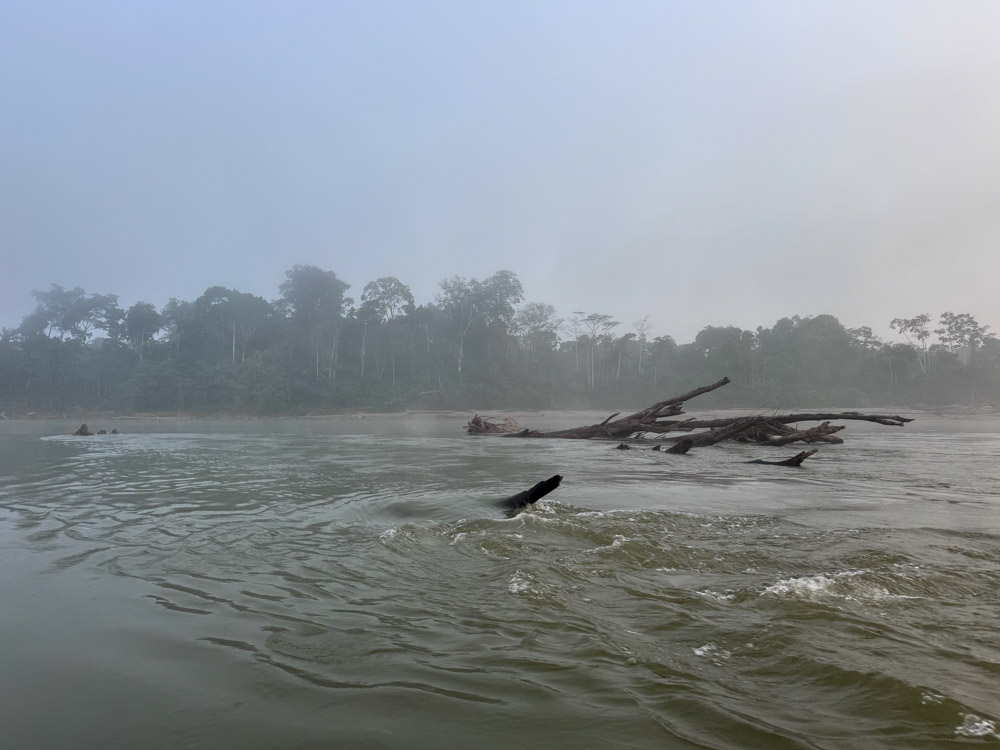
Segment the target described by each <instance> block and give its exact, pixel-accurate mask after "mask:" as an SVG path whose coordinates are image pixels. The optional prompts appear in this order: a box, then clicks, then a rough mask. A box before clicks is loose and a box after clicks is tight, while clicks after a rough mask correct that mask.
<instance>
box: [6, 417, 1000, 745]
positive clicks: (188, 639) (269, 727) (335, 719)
mask: <svg viewBox="0 0 1000 750" xmlns="http://www.w3.org/2000/svg"><path fill="white" fill-rule="evenodd" d="M470 416H471V414H464V413H463V414H454V415H431V414H409V415H379V416H371V417H368V418H358V417H355V416H345V417H335V418H327V419H300V420H254V421H210V420H159V421H131V420H130V421H118V422H110V421H105V422H101V420H94V421H92V422H90V426H91V428H92V429H97V428H101V427H103V428H107V429H109V430H110V429H111V428H112V427H118V428H119V429H124V430H125V431H126V432H127V433H128V434H122V435H106V436H94V437H73V436H70V435H69V433H70V432H72V431H73V430H74V429H76V427H78V426H79V421H77V422H75V423H70V422H68V421H9V422H3V423H0V571H2V574H0V747H2V748H4V749H5V750H12V749H22V748H23V749H30V750H36V749H45V750H58V749H61V748H67V749H69V748H73V749H83V750H91V749H93V750H98V749H102V750H103V749H117V748H171V749H174V748H241V749H242V748H394V749H399V750H417V749H421V748H433V749H435V750H442V749H449V748H456V749H458V748H477V749H483V748H503V750H510V749H511V748H629V749H638V748H650V749H652V748H768V749H769V750H772V749H775V748H778V749H782V748H941V747H949V746H952V745H954V746H958V745H969V744H972V745H983V746H996V743H997V741H998V740H1000V728H998V726H1000V628H998V622H1000V465H998V456H1000V430H998V428H1000V420H998V419H996V418H986V417H959V416H955V417H948V416H933V415H930V416H928V415H920V414H917V415H915V416H917V417H918V419H917V421H915V422H913V423H911V424H909V425H908V426H906V427H904V428H896V427H882V426H878V425H872V424H867V423H856V422H849V423H847V424H848V428H847V430H845V431H844V432H843V433H841V435H842V436H843V437H844V438H845V440H846V442H845V444H844V445H829V446H827V445H823V446H821V449H820V452H819V453H818V454H817V455H816V456H815V457H813V458H811V459H810V460H808V461H807V462H806V463H805V464H804V465H803V466H802V467H801V468H799V469H789V468H782V467H773V466H760V465H748V464H746V463H744V462H745V461H747V460H749V459H753V458H784V457H788V456H791V455H793V454H794V453H795V452H797V451H798V450H800V448H798V447H797V446H789V447H786V448H783V449H776V448H760V447H757V448H755V447H752V446H746V445H737V444H722V445H717V446H713V447H709V448H702V449H696V450H694V451H692V453H691V454H689V455H682V456H673V455H666V454H663V453H659V452H652V451H649V450H632V451H618V450H615V449H614V445H615V444H614V443H608V442H598V441H580V440H520V439H503V438H497V437H489V436H486V437H483V436H468V435H466V434H464V430H463V425H464V423H465V422H466V421H467V420H468V419H469V417H470ZM514 416H517V417H518V419H519V421H520V422H521V424H523V425H530V426H532V427H538V428H557V427H566V426H573V425H578V424H587V423H592V422H597V421H600V420H602V419H603V418H604V417H606V416H607V414H606V413H601V414H596V413H575V414H568V413H555V412H553V413H533V414H517V415H514ZM556 473H559V474H562V475H564V476H565V479H564V481H563V484H562V486H561V487H560V488H559V489H557V490H556V491H555V492H553V493H552V494H551V495H549V496H548V497H547V498H545V499H544V500H543V501H541V502H540V503H538V505H537V506H536V507H534V508H533V509H531V510H529V511H527V512H524V513H521V514H519V515H517V516H515V517H513V518H509V517H507V516H506V515H505V513H504V511H503V510H502V508H501V507H500V506H499V505H498V501H499V500H500V499H502V498H503V497H505V496H507V495H511V494H513V493H516V492H518V491H520V490H523V489H526V488H527V487H529V486H531V485H532V484H534V483H535V482H537V481H539V480H540V479H543V478H546V477H548V476H551V475H552V474H556Z"/></svg>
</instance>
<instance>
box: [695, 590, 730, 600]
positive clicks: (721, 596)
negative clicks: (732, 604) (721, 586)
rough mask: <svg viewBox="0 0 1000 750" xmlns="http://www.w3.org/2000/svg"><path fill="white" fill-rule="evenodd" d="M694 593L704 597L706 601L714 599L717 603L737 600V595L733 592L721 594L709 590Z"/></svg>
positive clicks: (728, 591) (727, 591)
mask: <svg viewBox="0 0 1000 750" xmlns="http://www.w3.org/2000/svg"><path fill="white" fill-rule="evenodd" d="M694 593H696V594H697V595H698V596H703V597H705V598H706V599H714V600H715V601H717V602H728V601H732V600H733V599H735V598H736V594H734V593H733V592H732V591H731V590H726V592H725V593H720V592H718V591H712V590H711V589H708V590H705V591H695V592H694Z"/></svg>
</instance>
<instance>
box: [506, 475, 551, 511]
mask: <svg viewBox="0 0 1000 750" xmlns="http://www.w3.org/2000/svg"><path fill="white" fill-rule="evenodd" d="M560 482H562V475H560V474H556V475H555V476H552V477H549V478H548V479H543V480H542V481H541V482H539V483H538V484H536V485H535V486H534V487H532V488H531V489H527V490H525V491H524V492H518V493H517V494H516V495H511V496H510V497H508V498H507V499H506V500H504V501H503V504H504V505H505V506H506V507H507V509H508V510H517V509H519V508H523V507H524V506H526V505H532V504H533V503H537V502H538V501H539V500H541V499H542V498H543V497H545V496H546V495H548V494H549V493H550V492H552V490H554V489H555V488H556V487H558V486H559V483H560Z"/></svg>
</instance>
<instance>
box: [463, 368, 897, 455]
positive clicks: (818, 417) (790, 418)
mask: <svg viewBox="0 0 1000 750" xmlns="http://www.w3.org/2000/svg"><path fill="white" fill-rule="evenodd" d="M729 382H730V380H729V378H723V379H722V380H719V381H717V382H715V383H712V384H711V385H706V386H702V387H701V388H695V389H694V390H693V391H689V392H688V393H685V394H682V395H680V396H675V397H673V398H668V399H665V400H664V401H658V402H657V403H655V404H653V405H652V406H648V407H646V408H645V409H642V410H640V411H637V412H635V413H634V414H629V415H628V416H625V417H620V416H619V415H620V413H621V412H615V413H614V414H612V415H611V416H610V417H608V418H607V419H605V420H604V421H603V422H601V423H599V424H593V425H586V426H583V427H572V428H570V429H566V430H549V431H542V430H531V429H524V428H521V427H520V425H518V424H517V422H515V421H514V420H513V419H510V418H509V417H508V418H507V419H504V420H503V421H502V422H498V423H497V422H490V421H488V420H485V419H483V418H482V417H480V416H479V415H478V414H477V415H476V416H474V417H473V418H472V420H471V421H470V422H469V423H468V425H467V429H468V432H469V433H470V434H496V435H499V436H501V437H533V438H563V439H576V440H581V439H583V440H586V439H604V440H619V441H621V440H627V439H629V438H632V439H640V438H641V439H645V440H659V441H665V442H675V443H679V442H681V441H684V442H685V445H686V446H687V448H691V447H702V446H706V445H714V444H715V443H719V442H722V441H724V440H737V441H739V442H744V443H754V444H757V445H774V446H781V445H788V444H789V443H795V442H804V443H817V442H824V443H842V442H844V441H843V439H842V438H840V437H839V436H837V435H836V434H835V433H837V432H840V431H841V430H843V429H844V425H834V424H831V421H832V420H838V421H840V420H860V421H864V422H874V423H876V424H882V425H887V426H892V427H902V426H903V425H905V424H906V423H907V422H912V421H913V419H912V418H909V417H901V416H897V415H884V414H862V413H860V412H856V411H848V412H798V413H791V414H772V415H763V414H753V415H748V416H741V417H724V418H720V419H683V420H671V419H669V418H670V417H676V416H679V415H681V414H683V413H684V409H683V404H684V402H686V401H689V400H690V399H692V398H695V397H696V396H700V395H702V394H704V393H709V392H710V391H714V390H715V389H716V388H721V387H722V386H724V385H727V384H728V383H729ZM616 417H618V418H617V419H616ZM798 422H822V424H820V425H818V426H816V427H811V428H808V429H798V428H797V426H796V427H791V426H789V425H794V424H796V423H798ZM692 430H702V431H701V432H691V431H692ZM670 432H682V433H685V434H681V435H670V436H668V434H667V433H670ZM673 452H679V451H673Z"/></svg>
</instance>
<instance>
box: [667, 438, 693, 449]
mask: <svg viewBox="0 0 1000 750" xmlns="http://www.w3.org/2000/svg"><path fill="white" fill-rule="evenodd" d="M693 446H694V440H691V438H684V439H683V440H678V441H677V442H676V443H674V444H673V446H672V447H670V448H668V449H667V451H666V452H667V453H687V452H688V451H689V450H691V448H692V447H693Z"/></svg>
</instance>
